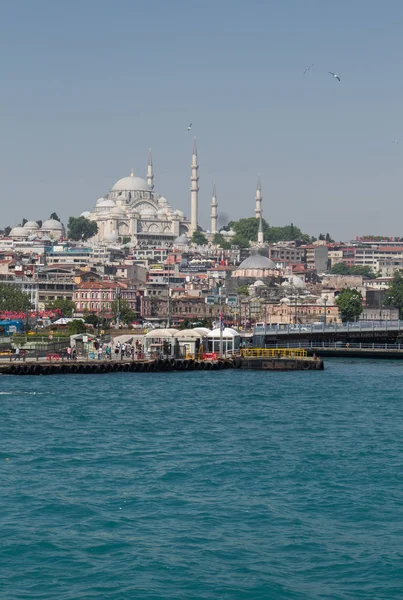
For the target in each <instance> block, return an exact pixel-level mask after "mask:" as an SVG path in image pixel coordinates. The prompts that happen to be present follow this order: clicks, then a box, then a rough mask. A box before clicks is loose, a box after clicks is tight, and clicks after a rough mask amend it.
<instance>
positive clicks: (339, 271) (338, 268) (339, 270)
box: [330, 263, 350, 275]
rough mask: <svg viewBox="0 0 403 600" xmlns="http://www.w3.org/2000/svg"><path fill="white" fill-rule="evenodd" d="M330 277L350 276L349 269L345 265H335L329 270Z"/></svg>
mask: <svg viewBox="0 0 403 600" xmlns="http://www.w3.org/2000/svg"><path fill="white" fill-rule="evenodd" d="M330 273H331V275H350V269H349V268H348V266H347V265H346V264H345V263H336V264H335V265H333V267H332V268H331V269H330Z"/></svg>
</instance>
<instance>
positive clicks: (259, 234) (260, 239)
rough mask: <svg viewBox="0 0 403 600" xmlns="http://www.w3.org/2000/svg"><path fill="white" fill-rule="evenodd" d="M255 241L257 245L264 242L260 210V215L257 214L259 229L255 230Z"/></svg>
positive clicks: (261, 244)
mask: <svg viewBox="0 0 403 600" xmlns="http://www.w3.org/2000/svg"><path fill="white" fill-rule="evenodd" d="M257 243H258V245H259V246H263V244H264V235H263V217H262V212H260V216H259V230H258V232H257Z"/></svg>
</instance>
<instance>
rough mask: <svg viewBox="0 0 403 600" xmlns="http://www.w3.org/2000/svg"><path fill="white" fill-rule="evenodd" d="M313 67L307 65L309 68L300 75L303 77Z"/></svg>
mask: <svg viewBox="0 0 403 600" xmlns="http://www.w3.org/2000/svg"><path fill="white" fill-rule="evenodd" d="M312 67H313V65H309V67H307V68H306V69H305V71H304V72H303V73H302V75H305V73H308V71H310V70H311V69H312Z"/></svg>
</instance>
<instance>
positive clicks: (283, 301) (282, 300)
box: [280, 298, 290, 304]
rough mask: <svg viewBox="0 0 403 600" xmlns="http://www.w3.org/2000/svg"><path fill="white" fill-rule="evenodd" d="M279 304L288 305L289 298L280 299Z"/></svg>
mask: <svg viewBox="0 0 403 600" xmlns="http://www.w3.org/2000/svg"><path fill="white" fill-rule="evenodd" d="M280 302H281V303H282V304H290V299H289V298H281V300H280Z"/></svg>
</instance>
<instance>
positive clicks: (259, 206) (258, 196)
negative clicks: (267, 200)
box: [255, 175, 262, 219]
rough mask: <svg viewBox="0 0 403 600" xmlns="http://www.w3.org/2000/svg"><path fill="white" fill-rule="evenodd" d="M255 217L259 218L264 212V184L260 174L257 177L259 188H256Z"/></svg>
mask: <svg viewBox="0 0 403 600" xmlns="http://www.w3.org/2000/svg"><path fill="white" fill-rule="evenodd" d="M255 201H256V205H255V217H256V218H257V219H259V217H260V216H261V214H262V185H261V183H260V175H259V176H258V178H257V188H256V196H255Z"/></svg>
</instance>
